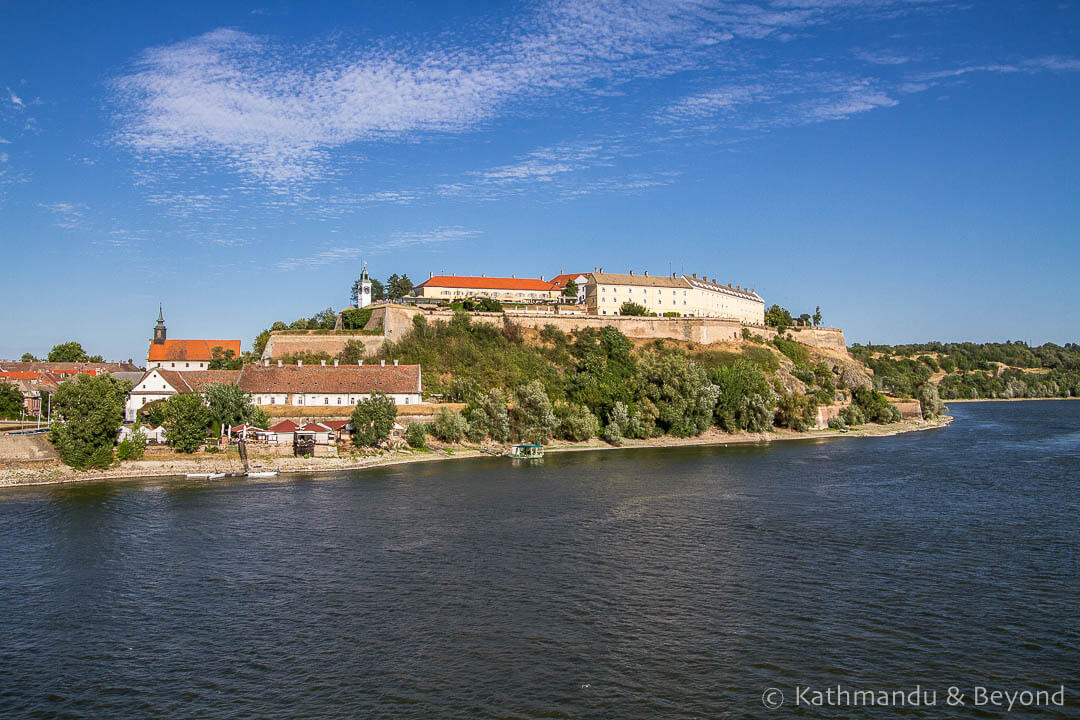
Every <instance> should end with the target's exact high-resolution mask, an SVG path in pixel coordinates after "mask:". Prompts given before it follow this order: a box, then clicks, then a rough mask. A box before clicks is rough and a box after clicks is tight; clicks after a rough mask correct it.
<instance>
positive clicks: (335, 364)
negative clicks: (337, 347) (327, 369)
mask: <svg viewBox="0 0 1080 720" xmlns="http://www.w3.org/2000/svg"><path fill="white" fill-rule="evenodd" d="M337 362H338V361H337V358H334V367H337V366H338V365H337Z"/></svg>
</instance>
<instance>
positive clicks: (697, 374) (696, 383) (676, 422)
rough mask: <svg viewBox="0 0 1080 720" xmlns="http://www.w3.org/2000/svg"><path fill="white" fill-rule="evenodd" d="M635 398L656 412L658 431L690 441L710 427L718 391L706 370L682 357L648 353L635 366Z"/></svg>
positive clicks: (679, 354)
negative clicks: (650, 406)
mask: <svg viewBox="0 0 1080 720" xmlns="http://www.w3.org/2000/svg"><path fill="white" fill-rule="evenodd" d="M638 395H639V397H641V398H643V399H644V400H648V401H650V403H651V405H652V406H653V407H654V408H655V410H656V417H655V420H654V422H655V424H656V427H657V428H659V429H660V430H661V431H663V432H666V433H668V434H671V435H674V436H676V437H691V436H694V435H700V434H701V433H703V432H705V430H707V429H708V428H709V426H710V425H712V422H713V410H714V408H715V407H716V400H717V397H718V396H719V391H718V389H717V387H716V386H715V385H713V384H712V383H710V382H709V377H708V375H707V374H706V372H705V369H704V368H702V367H701V366H700V365H698V364H697V363H695V362H693V361H691V360H689V359H688V358H687V357H686V356H685V355H684V354H683V353H681V352H656V351H650V352H647V353H646V354H645V355H644V356H643V357H642V359H641V362H640V363H639V365H638ZM644 408H645V405H644V403H642V406H641V409H642V410H643V409H644Z"/></svg>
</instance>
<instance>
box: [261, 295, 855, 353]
mask: <svg viewBox="0 0 1080 720" xmlns="http://www.w3.org/2000/svg"><path fill="white" fill-rule="evenodd" d="M370 307H371V308H372V313H371V318H370V319H369V320H368V323H367V325H366V326H365V327H364V329H363V331H361V332H359V333H358V332H355V331H354V332H350V331H347V330H344V331H337V332H332V333H327V332H325V331H289V330H285V331H278V332H273V333H271V335H270V339H269V341H268V342H267V343H266V348H265V349H264V350H263V354H262V357H263V359H265V360H276V359H278V358H281V357H285V356H286V355H290V354H293V353H300V352H325V353H327V354H328V355H330V356H335V355H337V354H339V353H340V352H341V351H342V350H343V349H344V348H345V344H346V343H347V342H349V341H350V340H353V341H358V342H360V343H362V344H363V345H364V351H365V354H368V355H370V354H373V353H375V352H377V351H378V350H379V349H380V348H381V347H382V346H383V344H384V343H386V342H387V341H396V340H400V339H401V338H403V337H404V336H405V335H406V334H408V333H409V331H410V330H412V327H413V318H414V317H416V316H417V315H423V316H425V317H426V318H427V320H428V322H437V321H444V322H445V321H449V320H450V319H451V318H452V317H453V315H454V313H453V311H451V310H447V309H444V308H436V309H425V308H422V307H418V306H415V305H403V304H398V303H389V302H388V303H375V304H373V305H371V306H370ZM469 316H470V318H471V319H472V321H473V322H483V323H490V324H493V325H502V324H504V323H513V324H516V325H519V326H520V327H522V328H532V329H536V330H540V329H542V328H543V327H544V326H545V325H554V326H555V327H557V328H558V329H560V330H562V331H563V332H567V333H569V332H573V331H574V330H579V329H581V328H586V327H595V328H601V327H604V326H605V325H611V326H613V327H615V328H617V329H618V330H619V331H620V332H621V333H623V334H624V335H626V336H627V337H630V338H640V339H658V338H665V339H671V340H686V341H690V342H695V343H700V344H702V345H708V344H710V343H717V342H744V339H743V329H744V328H746V329H747V330H749V331H750V332H751V333H754V334H757V335H761V336H762V337H764V338H765V339H767V340H768V339H771V338H773V337H775V336H776V331H775V330H774V329H773V328H769V327H765V326H764V325H763V324H756V323H755V324H751V323H744V322H740V321H738V320H730V319H725V318H717V317H637V316H627V315H607V316H596V315H583V314H575V315H567V314H557V313H553V312H538V311H535V310H528V309H525V310H506V311H505V312H501V313H485V312H473V313H469ZM380 331H381V332H380ZM795 337H796V339H797V340H798V341H799V342H801V343H803V344H804V345H809V346H811V347H816V348H822V349H828V350H834V351H839V352H846V350H847V344H846V342H845V340H844V333H843V331H842V330H839V329H837V328H823V327H806V328H802V329H801V330H800V331H799V332H797V333H795Z"/></svg>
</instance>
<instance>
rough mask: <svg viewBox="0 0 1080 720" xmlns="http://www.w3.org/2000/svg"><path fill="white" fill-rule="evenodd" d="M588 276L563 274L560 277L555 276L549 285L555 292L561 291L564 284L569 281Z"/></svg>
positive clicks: (585, 274) (586, 274) (583, 274)
mask: <svg viewBox="0 0 1080 720" xmlns="http://www.w3.org/2000/svg"><path fill="white" fill-rule="evenodd" d="M588 274H589V273H563V274H562V275H556V276H555V277H553V278H551V285H552V286H553V287H554V288H555V289H556V290H562V289H563V288H565V287H566V283H568V282H570V281H571V280H575V281H576V279H577V278H579V277H582V276H586V277H587V276H588Z"/></svg>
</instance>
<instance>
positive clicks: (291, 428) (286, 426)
mask: <svg viewBox="0 0 1080 720" xmlns="http://www.w3.org/2000/svg"><path fill="white" fill-rule="evenodd" d="M299 428H300V426H299V425H297V424H296V423H294V422H293V421H292V420H282V421H281V422H279V423H278V424H277V425H271V426H270V430H272V431H273V432H277V433H291V432H296V431H297V430H298V429H299Z"/></svg>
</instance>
